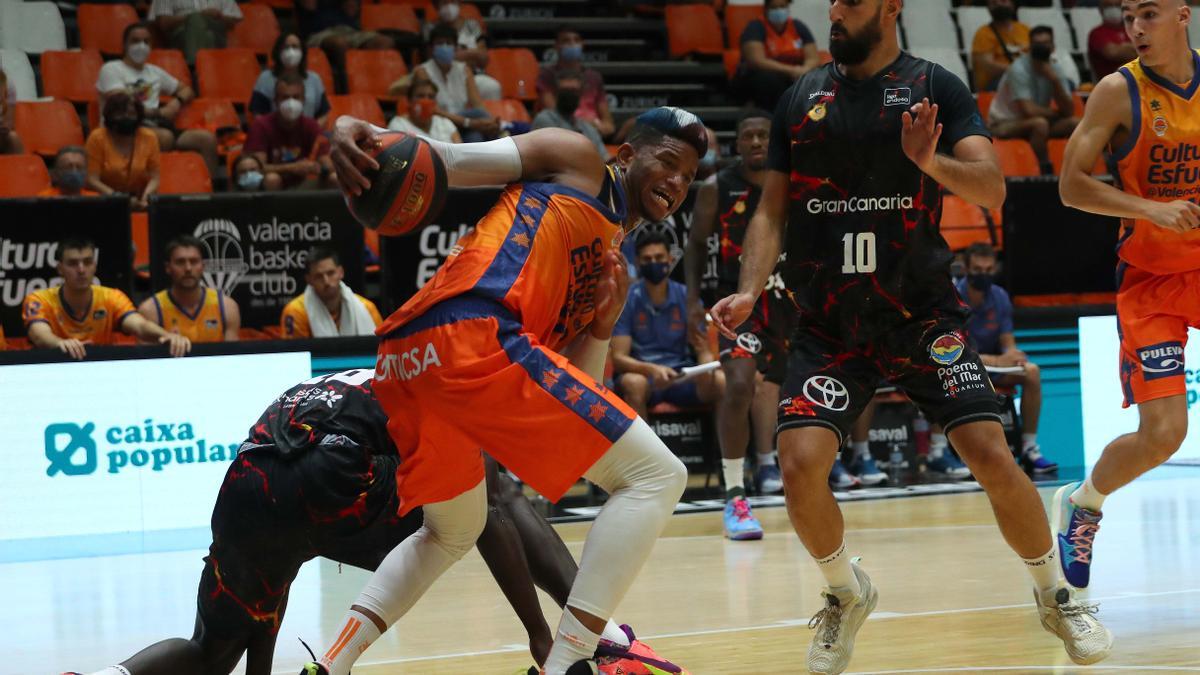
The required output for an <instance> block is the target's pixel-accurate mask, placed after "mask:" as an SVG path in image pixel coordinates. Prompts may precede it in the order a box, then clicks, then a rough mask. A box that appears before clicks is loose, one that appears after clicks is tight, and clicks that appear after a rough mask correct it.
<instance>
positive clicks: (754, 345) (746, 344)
mask: <svg viewBox="0 0 1200 675" xmlns="http://www.w3.org/2000/svg"><path fill="white" fill-rule="evenodd" d="M737 346H739V347H741V348H742V349H744V350H746V351H747V352H749V353H751V354H757V353H759V352H761V351H762V340H759V339H758V336H757V335H755V334H754V333H742V334H740V335H738V336H737Z"/></svg>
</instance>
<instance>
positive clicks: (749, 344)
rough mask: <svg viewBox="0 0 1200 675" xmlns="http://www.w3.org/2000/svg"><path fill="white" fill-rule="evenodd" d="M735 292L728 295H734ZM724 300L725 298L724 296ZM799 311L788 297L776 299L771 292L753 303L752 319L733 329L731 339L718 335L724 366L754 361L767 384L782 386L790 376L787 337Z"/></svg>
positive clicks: (765, 293) (767, 292)
mask: <svg viewBox="0 0 1200 675" xmlns="http://www.w3.org/2000/svg"><path fill="white" fill-rule="evenodd" d="M731 294H732V291H730V292H729V293H726V294H725V295H731ZM722 297H725V296H722ZM795 315H796V308H795V306H794V305H792V303H791V301H790V300H788V299H786V298H780V299H776V298H774V297H772V292H771V291H766V292H764V293H763V295H762V297H760V298H759V300H758V302H756V303H754V311H752V312H751V313H750V318H748V319H746V321H745V322H743V323H742V325H740V326H738V327H737V328H735V329H734V331H733V332H735V333H737V338H735V339H733V340H731V339H729V338H727V337H725V336H724V335H721V334H718V346H719V348H720V350H721V351H720V357H721V363H727V362H729V361H732V360H736V359H754V363H755V365H756V366H757V368H758V372H760V373H762V374H763V376H764V377H765V378H766V380H767V381H768V382H773V383H775V384H783V380H784V378H785V377H786V376H787V364H788V335H789V333H791V331H792V327H793V326H794V325H795V322H796V321H795V318H794V317H795Z"/></svg>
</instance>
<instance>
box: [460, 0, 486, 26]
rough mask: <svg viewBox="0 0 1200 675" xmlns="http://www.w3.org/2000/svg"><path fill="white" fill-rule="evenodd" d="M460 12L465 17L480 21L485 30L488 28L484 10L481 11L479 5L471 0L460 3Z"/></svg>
mask: <svg viewBox="0 0 1200 675" xmlns="http://www.w3.org/2000/svg"><path fill="white" fill-rule="evenodd" d="M458 13H459V14H460V15H462V17H463V18H464V19H475V20H476V21H478V22H479V25H480V26H483V29H484V30H485V31H486V30H487V22H486V20H485V19H484V18H483V12H481V11H479V6H478V5H476V4H474V3H470V2H464V3H462V4H461V5H459V10H458Z"/></svg>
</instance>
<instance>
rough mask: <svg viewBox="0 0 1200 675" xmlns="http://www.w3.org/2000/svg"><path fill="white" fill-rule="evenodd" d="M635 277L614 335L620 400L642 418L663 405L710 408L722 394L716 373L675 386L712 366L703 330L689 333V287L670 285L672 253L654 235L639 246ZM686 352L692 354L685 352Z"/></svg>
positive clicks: (720, 377)
mask: <svg viewBox="0 0 1200 675" xmlns="http://www.w3.org/2000/svg"><path fill="white" fill-rule="evenodd" d="M636 261H637V265H638V275H639V276H640V277H641V281H639V282H638V283H635V284H633V285H632V286H630V287H629V296H628V298H627V300H626V302H625V310H624V311H623V312H622V313H621V318H620V319H618V320H617V325H616V327H615V328H614V329H613V336H612V357H613V368H614V370H615V372H616V375H617V388H618V389H619V390H620V392H621V397H622V398H624V399H625V401H626V402H627V403H628V404H629V405H630V406H631V407H632V408H633V409H634V410H636V411H637V413H638V414H639V415H641V416H642V417H646V413H647V412H648V411H649V409H650V408H652V407H654V406H655V405H658V404H659V403H661V402H663V401H666V402H669V403H672V404H674V405H678V406H682V407H691V406H698V405H703V404H708V403H712V402H713V401H716V400H717V399H718V398H720V396H721V393H722V392H723V391H724V389H725V375H724V374H723V373H722V372H721V371H720V370H719V369H718V370H715V371H712V372H709V373H705V374H703V375H700V376H699V377H696V378H694V379H691V380H687V381H684V382H676V380H677V379H678V378H679V376H680V370H681V369H682V368H684V367H686V366H691V365H695V363H696V359H693V358H692V355H691V350H692V349H694V350H695V352H696V356H697V357H698V358H699V361H700V362H704V363H706V362H709V361H713V360H715V357H714V356H713V354H712V351H711V350H710V349H709V346H708V340H707V339H705V337H704V336H705V333H704V331H703V330H692V331H690V330H688V325H687V322H688V311H687V287H686V286H684V285H683V284H681V283H679V282H678V281H672V280H671V279H670V278H669V276H668V275H670V273H671V265H672V262H673V261H672V259H671V251H670V249H669V248H668V242H667V239H666V237H664V236H663V235H662V234H659V233H657V232H650V233H647V234H645V235H643V236H642V237H641V238H640V239H639V240H638V242H637V257H636ZM689 346H690V347H691V349H689Z"/></svg>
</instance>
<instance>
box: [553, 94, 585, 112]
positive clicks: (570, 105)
mask: <svg viewBox="0 0 1200 675" xmlns="http://www.w3.org/2000/svg"><path fill="white" fill-rule="evenodd" d="M554 108H555V109H556V110H558V114H560V115H562V116H563V117H565V118H567V119H571V118H572V117H574V116H575V110H576V109H577V108H579V92H578V91H576V90H574V89H563V90H562V91H560V92H558V95H557V96H555V98H554Z"/></svg>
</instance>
